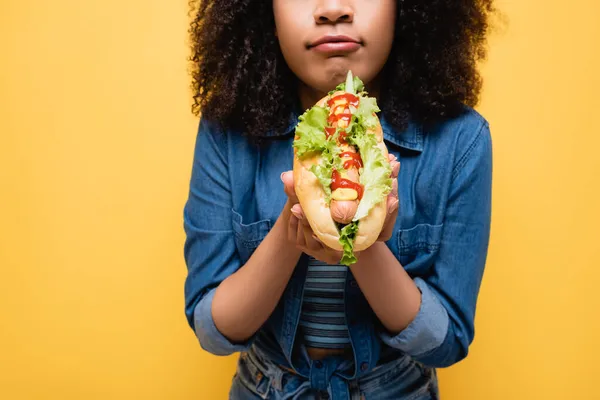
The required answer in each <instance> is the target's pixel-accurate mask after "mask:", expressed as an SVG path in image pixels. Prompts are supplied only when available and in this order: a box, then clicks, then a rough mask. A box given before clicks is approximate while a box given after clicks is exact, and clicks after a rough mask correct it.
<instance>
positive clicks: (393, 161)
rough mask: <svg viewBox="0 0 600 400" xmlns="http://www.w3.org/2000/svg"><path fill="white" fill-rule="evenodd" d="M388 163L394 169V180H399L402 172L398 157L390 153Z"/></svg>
mask: <svg viewBox="0 0 600 400" xmlns="http://www.w3.org/2000/svg"><path fill="white" fill-rule="evenodd" d="M388 161H389V162H390V166H391V167H392V178H397V177H398V173H399V172H400V162H399V161H398V157H396V156H395V155H393V154H392V153H389V154H388Z"/></svg>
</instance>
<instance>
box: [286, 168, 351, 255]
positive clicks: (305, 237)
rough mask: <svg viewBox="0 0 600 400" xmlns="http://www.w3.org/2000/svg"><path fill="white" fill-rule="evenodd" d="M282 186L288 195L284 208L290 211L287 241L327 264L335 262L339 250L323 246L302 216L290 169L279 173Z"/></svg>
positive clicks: (340, 253) (339, 252) (339, 253)
mask: <svg viewBox="0 0 600 400" xmlns="http://www.w3.org/2000/svg"><path fill="white" fill-rule="evenodd" d="M281 180H282V181H283V187H284V190H285V193H286V194H287V196H288V201H287V204H286V208H287V209H289V210H290V211H291V214H292V215H290V217H289V222H288V232H287V238H288V241H289V242H290V243H291V244H293V245H295V246H296V248H297V249H299V250H302V252H304V253H306V254H308V255H309V256H312V257H313V258H315V259H317V260H319V261H323V262H326V263H327V264H337V263H339V262H340V260H341V258H342V252H341V251H335V250H333V249H331V248H330V247H327V246H325V245H324V244H323V243H321V241H320V240H319V239H318V238H317V236H316V235H315V234H314V233H313V231H312V228H311V227H310V224H309V223H308V219H307V218H306V217H305V216H304V212H303V211H302V207H301V206H300V204H299V202H298V197H296V192H295V190H294V174H293V173H292V171H286V172H284V173H283V174H281Z"/></svg>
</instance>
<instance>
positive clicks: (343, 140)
mask: <svg viewBox="0 0 600 400" xmlns="http://www.w3.org/2000/svg"><path fill="white" fill-rule="evenodd" d="M347 137H348V134H347V133H346V131H340V134H339V136H338V139H339V142H340V143H347V142H346V138H347Z"/></svg>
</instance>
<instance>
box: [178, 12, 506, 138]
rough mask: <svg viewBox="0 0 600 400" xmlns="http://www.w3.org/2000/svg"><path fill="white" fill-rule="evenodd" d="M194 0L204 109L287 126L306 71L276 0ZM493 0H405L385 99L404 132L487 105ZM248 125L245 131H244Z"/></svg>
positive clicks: (237, 121)
mask: <svg viewBox="0 0 600 400" xmlns="http://www.w3.org/2000/svg"><path fill="white" fill-rule="evenodd" d="M197 3H198V1H195V0H189V5H190V8H191V11H190V12H191V16H192V22H191V25H190V29H189V34H190V39H191V51H192V55H191V57H190V62H191V65H192V71H191V74H192V78H193V80H192V81H193V82H192V89H193V93H194V97H193V99H194V104H193V105H192V112H193V113H194V114H195V115H200V114H201V113H202V114H203V115H207V116H209V117H210V118H211V119H213V120H216V121H218V122H219V123H220V124H221V125H222V126H224V127H226V128H233V129H240V130H241V131H244V132H245V133H246V134H248V135H249V136H250V137H254V138H255V137H258V136H261V135H264V133H265V132H269V131H272V130H280V129H284V128H285V127H287V126H288V125H289V122H290V120H289V116H290V115H291V112H292V110H293V107H294V106H295V105H296V102H297V101H298V100H297V99H296V97H297V96H290V95H289V93H296V91H297V78H296V77H295V75H294V74H293V73H292V72H291V70H290V69H289V67H288V66H287V64H286V62H285V60H284V59H283V55H282V53H281V50H280V48H279V44H278V42H277V40H276V37H275V34H274V32H275V21H274V16H273V9H272V2H271V1H254V0H220V1H214V0H212V1H211V0H199V4H197ZM492 3H493V0H427V1H423V0H398V6H397V17H396V27H395V37H394V43H393V47H392V51H391V53H390V56H389V58H388V60H387V62H386V64H385V66H384V68H383V76H382V78H383V81H384V82H386V84H385V85H383V89H382V92H381V93H380V96H379V100H378V103H379V106H380V108H381V110H382V112H383V113H385V116H386V119H387V121H389V122H390V123H391V124H392V125H393V126H395V127H396V128H397V129H399V130H403V129H405V128H406V126H407V124H408V121H409V120H410V119H413V120H415V121H416V122H418V123H421V124H424V125H427V124H431V123H436V122H439V121H441V120H444V119H446V118H450V117H453V116H456V115H459V114H460V113H461V111H463V110H464V105H467V106H471V107H474V106H475V105H477V104H478V101H479V95H480V91H481V86H482V78H481V75H480V74H479V71H478V70H477V63H478V62H479V61H480V60H482V59H484V58H485V57H486V52H487V48H486V43H487V41H486V39H487V33H488V31H489V27H490V22H489V20H490V15H491V14H492V13H493V12H494V11H495V9H494V6H493V4H492ZM242 128H243V129H242Z"/></svg>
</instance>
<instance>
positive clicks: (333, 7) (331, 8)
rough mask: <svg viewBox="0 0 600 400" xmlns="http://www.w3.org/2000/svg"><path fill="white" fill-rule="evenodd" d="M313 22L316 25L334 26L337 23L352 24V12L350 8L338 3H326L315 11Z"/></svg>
mask: <svg viewBox="0 0 600 400" xmlns="http://www.w3.org/2000/svg"><path fill="white" fill-rule="evenodd" d="M314 18H315V22H316V23H317V24H335V23H339V22H352V20H353V19H354V11H353V10H352V8H350V7H348V6H345V5H343V4H340V3H339V2H328V4H326V5H323V6H321V7H319V8H317V9H316V10H315V13H314Z"/></svg>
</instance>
